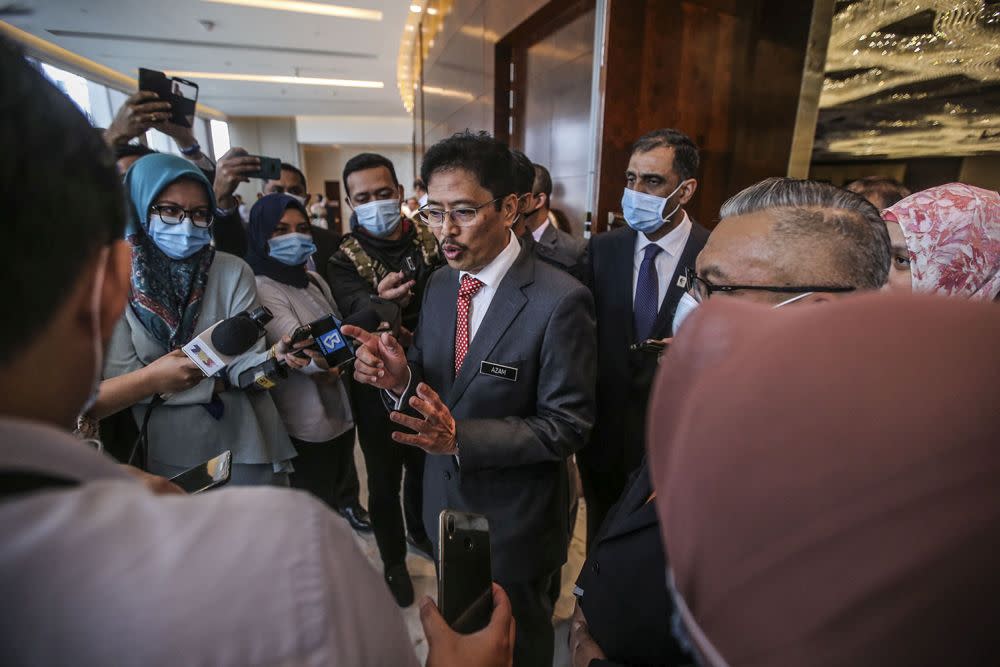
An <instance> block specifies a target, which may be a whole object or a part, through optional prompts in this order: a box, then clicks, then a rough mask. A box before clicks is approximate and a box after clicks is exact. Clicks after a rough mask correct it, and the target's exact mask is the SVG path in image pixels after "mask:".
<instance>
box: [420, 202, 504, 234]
mask: <svg viewBox="0 0 1000 667" xmlns="http://www.w3.org/2000/svg"><path fill="white" fill-rule="evenodd" d="M500 199H503V197H494V198H493V199H491V200H489V201H488V202H486V203H485V204H480V205H479V206H462V207H460V208H453V209H451V210H450V211H446V210H444V209H443V208H422V209H420V210H419V211H417V215H419V216H420V219H421V220H423V221H424V222H425V223H427V226H428V227H441V226H443V225H444V221H445V218H447V217H448V216H451V221H452V223H454V224H455V225H456V226H458V227H471V226H472V225H474V224H476V219H477V218H478V217H479V209H481V208H483V207H484V206H489V205H490V204H492V203H494V202H496V201H498V200H500Z"/></svg>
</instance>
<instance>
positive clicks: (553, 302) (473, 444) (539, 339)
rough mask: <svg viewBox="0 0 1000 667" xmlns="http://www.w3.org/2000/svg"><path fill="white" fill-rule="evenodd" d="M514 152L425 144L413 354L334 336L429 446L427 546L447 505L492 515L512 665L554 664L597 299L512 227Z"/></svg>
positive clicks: (412, 436) (402, 435)
mask: <svg viewBox="0 0 1000 667" xmlns="http://www.w3.org/2000/svg"><path fill="white" fill-rule="evenodd" d="M511 160H512V158H511V154H510V151H509V150H508V149H507V147H506V146H505V145H504V144H502V143H500V142H498V141H496V140H495V139H493V138H491V137H490V136H489V135H486V134H485V133H481V134H478V135H475V134H470V133H468V132H466V133H464V134H457V135H455V136H453V137H451V138H450V139H445V140H444V141H442V142H440V143H438V144H436V145H435V146H433V147H432V148H431V149H430V150H429V151H428V152H427V154H426V156H425V157H424V161H423V166H422V169H421V176H422V177H423V179H424V181H425V182H426V183H427V189H428V193H429V200H428V203H427V205H426V206H425V207H424V208H423V209H422V211H421V214H422V216H423V218H424V220H425V221H426V223H427V224H428V225H429V226H430V227H431V229H433V230H434V233H435V234H436V235H437V238H438V240H439V241H440V243H441V249H442V251H443V253H444V255H445V258H446V259H447V262H448V267H443V268H441V269H439V270H438V271H436V272H435V273H434V274H433V275H432V276H431V278H430V280H429V281H428V285H427V289H426V292H425V294H424V304H423V307H422V309H421V312H420V324H419V326H418V327H417V334H416V339H415V341H414V344H413V345H412V346H411V348H410V350H409V354H408V358H407V357H406V356H404V354H403V351H402V348H401V347H400V345H399V344H398V343H397V342H396V341H395V340H394V339H393V338H392V336H390V335H389V334H382V335H381V336H375V335H373V334H368V333H366V332H364V331H362V330H360V329H358V328H356V327H349V326H345V327H344V329H343V332H344V334H346V335H348V336H352V337H355V338H357V339H358V341H359V342H360V345H359V347H358V350H357V361H356V362H355V371H354V377H355V379H356V380H358V381H360V382H367V383H369V384H372V385H375V386H377V387H380V388H382V389H384V390H387V391H386V398H387V402H388V403H390V404H391V407H394V408H395V410H394V411H392V413H391V415H390V417H391V418H392V420H393V421H394V422H396V423H398V424H400V425H402V426H404V427H406V428H407V429H410V430H412V431H414V432H415V433H409V432H404V431H398V432H396V433H394V434H393V438H394V439H395V440H396V441H397V442H400V443H404V444H406V445H413V446H417V447H420V448H421V449H423V450H425V451H426V452H427V453H428V454H431V456H428V457H427V462H426V465H425V472H424V523H425V526H426V528H427V534H428V535H430V536H432V538H433V539H434V541H435V545H434V546H435V550H437V548H438V545H437V543H436V542H437V536H438V530H437V522H438V515H439V513H440V512H441V510H443V509H445V508H450V509H457V510H462V511H469V512H476V513H479V514H484V515H486V517H487V518H488V519H489V523H490V542H491V551H492V558H493V575H494V579H496V580H497V582H498V583H500V585H501V586H503V587H504V589H505V590H506V591H507V593H508V595H509V596H510V599H511V604H512V606H513V609H514V617H515V620H516V621H517V640H516V643H515V649H514V656H515V658H514V662H515V664H517V665H546V666H547V665H551V664H552V655H553V632H552V623H551V617H552V608H553V605H554V603H555V600H554V599H553V597H552V596H553V593H554V592H556V591H553V588H554V587H553V586H552V585H551V584H552V581H553V578H554V577H556V576H558V574H559V568H560V567H561V566H562V564H563V563H564V562H565V560H566V549H567V546H568V544H567V543H568V536H569V526H568V522H569V510H568V494H569V489H568V481H567V472H566V459H567V457H569V456H570V455H571V454H573V453H574V452H575V451H577V450H578V449H580V448H581V447H582V446H583V445H584V443H585V442H586V439H587V436H588V434H589V432H590V428H591V426H592V424H593V418H594V383H595V372H594V369H595V366H596V358H595V355H596V338H595V323H594V307H593V301H592V298H591V295H590V294H589V292H588V291H587V290H586V288H584V287H583V286H582V285H581V284H580V283H578V282H577V281H576V280H574V279H572V278H571V277H569V276H568V275H567V274H565V273H564V272H562V271H560V270H558V269H555V268H553V267H551V266H549V265H547V264H544V263H543V262H540V261H538V260H537V259H536V257H535V255H534V253H532V252H531V251H530V250H527V249H524V248H522V246H521V244H520V243H518V241H517V239H516V238H514V235H513V234H512V233H511V231H510V227H511V225H512V224H513V222H514V218H515V216H516V214H517V196H516V195H515V194H514V187H513V184H512V179H511V174H512V171H513V169H512V162H511ZM403 409H405V410H407V412H408V414H404V413H403V412H402V411H400V410H403Z"/></svg>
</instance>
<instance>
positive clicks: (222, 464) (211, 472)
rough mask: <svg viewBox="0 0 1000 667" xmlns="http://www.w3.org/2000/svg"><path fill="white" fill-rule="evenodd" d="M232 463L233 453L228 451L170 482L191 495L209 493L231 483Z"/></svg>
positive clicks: (171, 479)
mask: <svg viewBox="0 0 1000 667" xmlns="http://www.w3.org/2000/svg"><path fill="white" fill-rule="evenodd" d="M232 462H233V453H232V452H231V451H230V450H228V449H227V450H226V451H224V452H222V453H221V454H219V455H218V456H216V457H214V458H211V459H209V460H207V461H205V462H204V463H202V464H200V465H196V466H195V467H193V468H191V469H190V470H185V471H184V472H182V473H181V474H179V475H177V476H176V477H171V478H170V481H171V482H173V483H174V484H176V485H177V486H179V487H181V488H182V489H184V491H186V492H188V493H191V494H195V493H201V492H203V491H208V490H209V489H214V488H216V487H218V486H222V485H223V484H226V483H227V482H228V481H229V476H230V474H231V472H232Z"/></svg>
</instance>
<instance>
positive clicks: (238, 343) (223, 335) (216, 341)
mask: <svg viewBox="0 0 1000 667" xmlns="http://www.w3.org/2000/svg"><path fill="white" fill-rule="evenodd" d="M260 337H261V331H260V329H258V328H257V325H256V323H254V321H253V320H251V319H250V318H249V317H246V316H245V315H243V316H237V317H230V318H229V319H227V320H223V321H221V322H219V326H217V327H215V328H214V329H212V347H214V348H215V349H216V350H218V351H219V352H221V353H222V354H224V355H226V356H229V357H238V356H239V355H241V354H243V353H244V352H246V351H247V350H249V349H250V348H251V347H253V346H254V343H256V342H257V339H258V338H260Z"/></svg>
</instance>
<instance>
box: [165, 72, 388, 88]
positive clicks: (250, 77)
mask: <svg viewBox="0 0 1000 667" xmlns="http://www.w3.org/2000/svg"><path fill="white" fill-rule="evenodd" d="M166 74H167V75H168V76H176V77H179V78H181V79H191V80H193V81H195V82H197V81H198V80H199V79H200V80H202V81H244V82H247V83H282V84H291V85H302V86H330V87H334V88H376V89H381V88H385V84H384V83H383V82H381V81H363V80H358V79H325V78H319V77H311V76H283V75H276V74H236V73H233V72H178V71H170V72H166Z"/></svg>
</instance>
